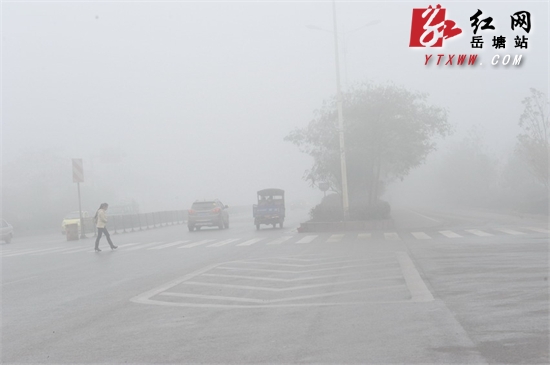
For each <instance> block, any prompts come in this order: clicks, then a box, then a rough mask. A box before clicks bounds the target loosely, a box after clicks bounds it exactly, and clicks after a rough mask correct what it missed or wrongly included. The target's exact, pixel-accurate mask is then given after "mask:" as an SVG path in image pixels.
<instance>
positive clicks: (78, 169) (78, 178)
mask: <svg viewBox="0 0 550 365" xmlns="http://www.w3.org/2000/svg"><path fill="white" fill-rule="evenodd" d="M73 182H75V183H81V182H84V168H83V167H82V159H81V158H73Z"/></svg>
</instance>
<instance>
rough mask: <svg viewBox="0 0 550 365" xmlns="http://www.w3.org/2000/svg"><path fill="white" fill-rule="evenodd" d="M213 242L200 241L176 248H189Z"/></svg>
mask: <svg viewBox="0 0 550 365" xmlns="http://www.w3.org/2000/svg"><path fill="white" fill-rule="evenodd" d="M214 241H215V240H202V241H197V242H193V243H190V244H188V245H185V246H180V247H178V248H191V247H195V246H200V245H204V244H205V243H208V242H214Z"/></svg>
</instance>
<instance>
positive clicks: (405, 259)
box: [1, 209, 550, 364]
mask: <svg viewBox="0 0 550 365" xmlns="http://www.w3.org/2000/svg"><path fill="white" fill-rule="evenodd" d="M305 216H306V212H305V211H291V212H289V217H288V218H287V221H286V222H285V223H286V225H285V228H283V229H272V228H264V229H262V230H260V231H256V230H255V227H254V226H253V223H252V219H251V218H249V217H243V216H240V217H239V216H237V217H235V216H233V217H231V227H230V228H229V229H227V230H218V229H203V230H201V231H199V232H193V233H191V232H188V231H187V227H186V226H185V225H173V226H167V227H163V228H157V229H151V230H144V231H140V232H134V233H127V234H120V235H114V236H113V240H114V242H115V243H116V244H117V245H119V249H118V250H116V251H111V250H109V249H108V246H107V244H106V242H105V241H104V240H103V241H102V243H101V248H102V249H103V251H102V252H100V253H94V252H93V239H86V240H80V241H73V242H67V241H64V236H61V235H60V236H44V237H26V238H17V237H15V238H14V240H13V241H12V243H11V244H2V245H1V249H2V250H1V257H2V259H1V264H2V291H1V294H2V297H1V301H2V324H1V325H2V327H1V328H2V342H1V344H2V348H1V350H2V357H1V360H2V363H55V364H60V363H64V364H73V363H117V364H118V363H363V364H365V363H369V364H370V363H372V364H374V363H376V364H380V363H437V364H442V363H461V364H462V363H472V364H474V363H475V364H478V363H514V364H516V363H518V364H519V363H529V364H532V363H549V362H550V359H549V351H548V344H549V336H548V332H549V316H548V314H549V312H548V310H549V306H548V304H549V300H548V299H549V297H548V294H549V290H548V267H549V266H548V223H547V221H546V220H545V219H540V218H537V217H521V216H517V215H508V214H502V213H492V212H473V211H457V210H453V211H448V210H447V211H429V210H417V209H412V210H411V209H403V210H396V211H395V212H394V217H395V221H396V229H395V230H387V231H374V232H334V233H301V234H300V233H297V231H296V228H297V226H298V223H299V222H300V221H301V220H303V219H304V218H305Z"/></svg>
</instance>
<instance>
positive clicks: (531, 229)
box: [521, 227, 550, 233]
mask: <svg viewBox="0 0 550 365" xmlns="http://www.w3.org/2000/svg"><path fill="white" fill-rule="evenodd" d="M521 228H524V229H528V230H530V231H534V232H540V233H550V231H549V230H547V229H544V228H537V227H521Z"/></svg>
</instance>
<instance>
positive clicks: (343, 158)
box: [307, 0, 380, 220]
mask: <svg viewBox="0 0 550 365" xmlns="http://www.w3.org/2000/svg"><path fill="white" fill-rule="evenodd" d="M332 15H333V21H334V31H330V30H327V29H323V28H320V27H317V26H314V25H308V26H307V27H308V28H310V29H315V30H322V31H324V32H329V33H332V34H333V35H334V57H335V60H336V62H335V63H336V102H337V106H338V129H339V137H340V169H341V174H342V208H343V210H344V219H346V220H347V219H348V218H349V196H348V175H347V168H346V149H345V137H344V114H343V112H342V102H343V101H342V88H341V86H340V58H339V55H338V54H339V53H338V27H337V23H336V1H335V0H333V1H332ZM379 22H380V21H379V20H374V21H370V22H369V23H367V24H365V25H363V26H361V27H359V28H357V29H353V30H351V31H348V32H346V33H351V32H355V31H357V30H360V29H363V28H365V27H368V26H371V25H374V24H378V23H379Z"/></svg>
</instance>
